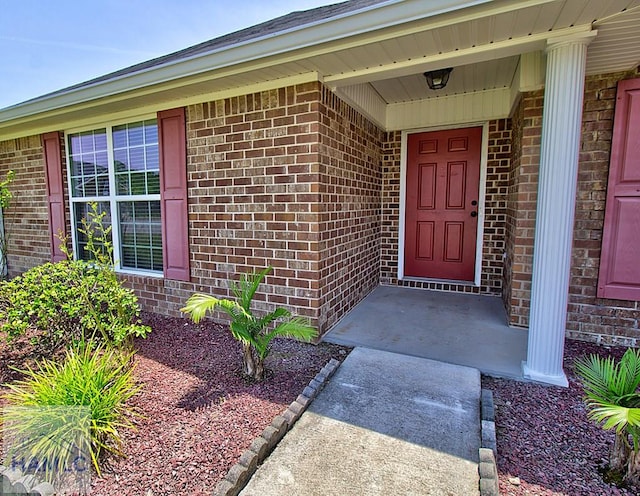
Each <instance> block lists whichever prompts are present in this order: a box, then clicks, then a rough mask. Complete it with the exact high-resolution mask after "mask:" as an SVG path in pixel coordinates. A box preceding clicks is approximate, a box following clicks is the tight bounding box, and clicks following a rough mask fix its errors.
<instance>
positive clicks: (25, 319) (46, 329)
mask: <svg viewBox="0 0 640 496" xmlns="http://www.w3.org/2000/svg"><path fill="white" fill-rule="evenodd" d="M91 208H92V211H91V212H90V214H89V219H83V225H84V228H83V229H82V230H81V232H82V233H85V235H86V237H87V240H88V241H87V249H88V252H89V255H90V256H89V258H90V260H72V259H71V257H69V258H68V259H67V260H63V261H61V262H58V263H45V264H43V265H40V266H37V267H34V268H32V269H30V270H28V271H26V272H25V273H24V274H22V275H20V276H18V277H16V278H14V279H12V280H11V281H3V282H1V283H0V320H2V325H1V326H0V328H1V329H2V330H3V331H5V332H7V334H8V336H9V337H15V336H18V335H21V334H23V333H24V332H25V331H26V330H27V329H28V328H29V327H34V328H36V329H38V330H40V331H42V332H43V333H44V334H43V336H44V337H43V338H42V340H43V342H41V343H39V344H40V345H41V346H42V347H45V348H47V349H57V348H60V347H62V346H65V345H67V344H69V343H72V342H74V341H78V340H98V341H101V342H103V343H105V344H114V345H120V344H123V343H125V342H127V341H128V340H129V339H130V338H131V337H133V336H136V337H145V336H146V335H147V334H148V333H149V332H150V330H151V329H150V328H149V327H148V326H145V325H142V324H141V322H140V307H139V305H138V299H137V297H136V295H135V294H134V293H133V291H132V290H130V289H128V288H125V287H124V286H123V285H122V282H121V281H120V279H119V278H118V275H117V274H116V272H115V270H114V268H113V262H112V259H111V257H112V246H111V244H110V237H109V230H110V227H109V228H107V229H104V228H103V226H104V222H103V219H102V218H103V216H104V213H99V212H98V211H97V206H96V205H95V204H93V205H92V206H91ZM63 246H64V243H63Z"/></svg>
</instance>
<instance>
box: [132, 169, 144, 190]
mask: <svg viewBox="0 0 640 496" xmlns="http://www.w3.org/2000/svg"><path fill="white" fill-rule="evenodd" d="M144 176H145V175H144V173H143V174H140V173H139V172H136V173H132V174H131V176H130V180H131V194H132V195H144V194H146V192H147V187H146V185H145V180H144Z"/></svg>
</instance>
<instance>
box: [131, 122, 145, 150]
mask: <svg viewBox="0 0 640 496" xmlns="http://www.w3.org/2000/svg"><path fill="white" fill-rule="evenodd" d="M143 124H144V123H142V122H136V123H134V124H129V125H128V128H129V132H128V133H127V137H128V138H129V146H130V147H131V146H140V145H143V144H144V128H143Z"/></svg>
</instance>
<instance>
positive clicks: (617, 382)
mask: <svg viewBox="0 0 640 496" xmlns="http://www.w3.org/2000/svg"><path fill="white" fill-rule="evenodd" d="M574 365H575V370H576V374H577V375H578V377H579V378H580V379H581V381H582V385H583V388H584V392H585V400H584V401H585V403H586V406H587V408H588V410H589V418H590V419H592V420H594V421H595V422H597V423H601V424H602V427H603V429H606V430H609V429H611V430H615V433H616V437H615V443H614V447H613V449H612V450H611V454H610V457H609V471H610V474H609V475H612V476H615V474H616V473H617V474H620V475H621V478H622V479H623V480H624V481H626V482H630V483H632V484H636V485H640V392H639V391H638V387H640V350H637V349H631V348H630V349H628V350H627V351H626V352H625V354H624V355H623V356H622V358H621V359H620V360H619V361H616V360H615V359H614V358H612V357H607V358H603V357H601V356H599V355H595V354H592V355H589V356H584V357H580V358H579V359H577V360H576V361H575V364H574Z"/></svg>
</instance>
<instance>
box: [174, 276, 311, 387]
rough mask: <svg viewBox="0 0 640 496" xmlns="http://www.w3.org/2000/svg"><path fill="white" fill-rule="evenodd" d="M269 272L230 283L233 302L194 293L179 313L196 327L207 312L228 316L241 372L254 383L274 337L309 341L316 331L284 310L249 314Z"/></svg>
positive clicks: (305, 320) (258, 379)
mask: <svg viewBox="0 0 640 496" xmlns="http://www.w3.org/2000/svg"><path fill="white" fill-rule="evenodd" d="M271 269H272V268H271V267H267V268H266V269H264V270H263V271H262V272H259V273H253V274H249V275H247V274H243V275H242V277H241V278H240V282H239V283H236V282H232V283H231V284H230V286H231V291H232V293H233V295H234V296H235V298H236V299H235V301H233V300H227V299H220V298H216V297H215V296H211V295H206V294H202V293H196V294H194V295H192V296H191V297H190V298H189V299H188V300H187V304H186V306H185V307H184V308H182V309H181V310H180V311H181V312H184V313H187V314H189V315H190V317H191V319H192V320H193V321H194V322H195V323H196V324H197V323H198V322H200V320H201V319H202V318H203V317H204V316H205V315H206V314H207V312H209V311H211V312H213V311H214V310H216V309H219V310H222V311H223V312H225V313H226V314H227V315H229V317H231V324H230V326H229V327H230V330H231V335H232V336H233V337H234V339H236V340H237V341H240V342H241V343H242V349H243V372H244V374H245V375H247V376H248V377H250V378H252V379H254V380H257V381H261V380H263V379H264V360H265V358H267V356H268V355H269V351H270V348H271V342H272V341H273V339H274V338H276V337H278V336H282V337H291V338H296V339H299V340H303V341H311V339H312V338H314V337H315V336H317V331H316V329H315V328H314V327H312V326H311V325H310V323H309V321H308V319H306V318H304V317H294V316H292V315H291V313H290V312H289V311H288V310H287V309H285V308H276V309H275V310H274V311H272V312H270V313H268V314H266V315H263V316H256V315H254V314H253V311H252V310H251V303H252V301H253V297H254V296H255V294H256V291H257V290H258V287H259V286H260V284H261V283H262V281H263V279H264V278H265V276H266V275H267V274H268V273H269V272H270V271H271ZM278 321H279V322H278Z"/></svg>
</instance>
